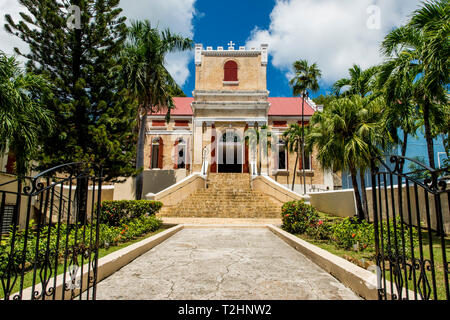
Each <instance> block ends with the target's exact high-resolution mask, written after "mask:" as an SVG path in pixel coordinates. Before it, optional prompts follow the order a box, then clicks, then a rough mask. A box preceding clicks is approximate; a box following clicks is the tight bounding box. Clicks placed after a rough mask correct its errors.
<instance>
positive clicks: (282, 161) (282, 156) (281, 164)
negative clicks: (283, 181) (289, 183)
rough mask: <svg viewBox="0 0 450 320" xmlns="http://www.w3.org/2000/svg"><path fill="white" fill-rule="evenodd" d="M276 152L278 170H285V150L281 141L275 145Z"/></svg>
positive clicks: (284, 145)
mask: <svg viewBox="0 0 450 320" xmlns="http://www.w3.org/2000/svg"><path fill="white" fill-rule="evenodd" d="M277 150H278V156H277V158H278V170H287V152H286V151H287V150H286V144H285V142H284V140H283V139H279V140H278V143H277Z"/></svg>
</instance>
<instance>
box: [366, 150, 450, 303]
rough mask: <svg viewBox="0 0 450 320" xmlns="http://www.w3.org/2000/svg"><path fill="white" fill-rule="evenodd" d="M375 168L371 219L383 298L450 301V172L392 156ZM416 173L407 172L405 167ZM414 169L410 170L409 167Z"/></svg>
mask: <svg viewBox="0 0 450 320" xmlns="http://www.w3.org/2000/svg"><path fill="white" fill-rule="evenodd" d="M377 160H378V161H377V163H378V164H379V166H376V165H375V162H374V163H373V165H372V193H371V197H372V204H373V207H372V208H371V216H372V219H373V222H374V229H375V249H376V261H377V266H378V267H379V270H380V272H381V285H380V287H379V289H378V293H379V298H380V299H393V300H397V299H398V300H409V299H415V300H419V299H421V300H428V299H433V300H449V299H450V298H449V281H448V276H449V263H448V261H447V256H448V255H449V249H450V240H449V238H448V236H447V235H448V233H449V229H450V213H449V203H450V201H449V200H450V190H449V189H448V188H447V183H448V181H449V179H450V177H449V168H443V169H439V170H435V169H432V168H430V167H428V166H426V165H424V164H422V163H419V162H417V161H416V160H413V159H409V158H406V157H401V156H390V164H389V165H388V164H386V163H385V162H384V161H383V160H382V159H381V158H380V159H377ZM407 163H411V164H414V167H415V170H414V171H411V172H406V173H405V172H404V168H406V167H407V166H406V164H407ZM408 167H411V166H408Z"/></svg>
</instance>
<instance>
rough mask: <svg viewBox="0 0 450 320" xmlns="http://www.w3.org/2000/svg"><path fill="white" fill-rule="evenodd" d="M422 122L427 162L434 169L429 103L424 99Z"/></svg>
mask: <svg viewBox="0 0 450 320" xmlns="http://www.w3.org/2000/svg"><path fill="white" fill-rule="evenodd" d="M423 120H424V126H425V140H426V141H427V150H428V161H429V165H430V167H431V168H433V169H435V168H436V165H435V163H434V146H433V137H432V136H431V125H430V102H429V101H428V99H425V104H424V106H423Z"/></svg>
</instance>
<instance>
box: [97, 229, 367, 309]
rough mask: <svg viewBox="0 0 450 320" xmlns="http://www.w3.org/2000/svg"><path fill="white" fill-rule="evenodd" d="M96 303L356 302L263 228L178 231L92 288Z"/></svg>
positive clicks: (338, 285) (346, 291)
mask: <svg viewBox="0 0 450 320" xmlns="http://www.w3.org/2000/svg"><path fill="white" fill-rule="evenodd" d="M97 299H99V300H102V299H114V300H120V299H130V300H151V299H162V300H169V299H170V300H173V299H176V300H180V299H186V300H189V299H204V300H207V299H249V300H252V299H282V300H285V299H286V300H292V299H329V300H341V299H345V300H350V299H352V300H353V299H360V298H359V297H358V296H357V295H356V294H354V293H353V292H352V291H351V290H350V289H348V288H347V287H345V286H344V285H343V284H341V283H340V282H339V281H338V280H336V279H335V278H334V277H332V276H331V275H330V274H328V273H327V272H325V271H324V270H322V269H321V268H320V267H318V266H317V265H316V264H314V263H312V262H311V261H310V260H308V259H307V258H305V257H304V256H303V255H302V254H300V253H299V252H298V251H296V250H295V249H293V248H292V247H290V246H289V245H288V244H286V243H285V242H284V241H283V240H281V239H280V238H278V237H277V236H276V235H274V234H273V233H272V232H270V231H269V230H268V229H265V228H198V229H197V228H193V229H183V230H181V231H179V232H178V233H176V234H175V235H174V236H172V237H170V238H169V239H167V240H166V241H164V242H163V243H161V244H160V245H158V246H156V247H154V248H153V249H152V250H150V251H148V252H147V253H145V254H143V255H142V256H140V257H138V258H137V259H135V260H134V261H132V262H131V263H130V264H128V265H126V266H124V267H123V268H122V269H120V270H119V271H117V272H116V273H114V274H113V275H111V276H110V277H108V278H106V279H104V280H103V281H101V282H100V283H98V285H97Z"/></svg>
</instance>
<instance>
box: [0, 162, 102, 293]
mask: <svg viewBox="0 0 450 320" xmlns="http://www.w3.org/2000/svg"><path fill="white" fill-rule="evenodd" d="M13 178H14V177H12V178H11V180H10V181H6V182H3V183H0V226H1V232H0V289H1V290H0V297H1V298H2V299H5V300H9V299H14V300H55V299H58V300H59V299H62V300H64V299H75V298H77V299H80V300H81V299H87V300H89V299H95V297H96V283H97V265H98V248H99V247H98V242H99V207H98V206H97V205H96V203H100V202H101V186H102V169H101V168H100V167H98V166H96V165H94V164H90V163H69V164H65V165H61V166H58V167H55V168H52V169H50V170H46V171H44V172H42V173H40V174H38V175H36V176H35V177H22V178H17V179H13Z"/></svg>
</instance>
